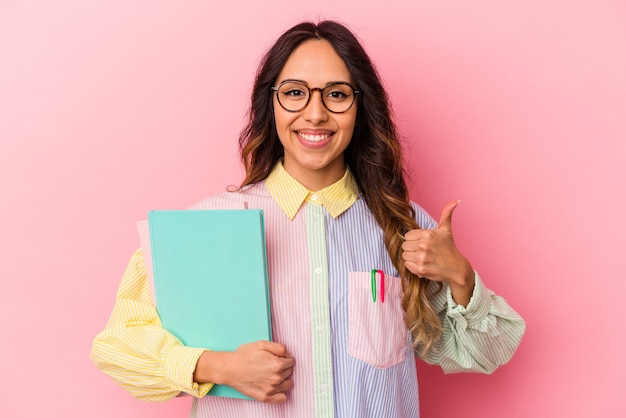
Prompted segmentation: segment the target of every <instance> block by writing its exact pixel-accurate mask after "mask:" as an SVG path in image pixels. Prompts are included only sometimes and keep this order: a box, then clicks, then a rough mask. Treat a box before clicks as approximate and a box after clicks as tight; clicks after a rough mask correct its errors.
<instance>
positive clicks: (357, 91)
mask: <svg viewBox="0 0 626 418" xmlns="http://www.w3.org/2000/svg"><path fill="white" fill-rule="evenodd" d="M287 83H295V84H299V85H302V86H304V87H306V89H307V90H308V91H309V95H308V97H307V99H306V103H305V104H304V106H302V107H301V108H300V109H298V110H291V109H287V108H286V107H285V105H283V104H282V103H281V101H280V96H279V95H278V90H280V88H281V87H282V86H283V85H284V84H287ZM336 85H344V86H348V87H350V88H351V89H352V92H353V93H354V96H352V103H350V106H348V108H347V109H346V110H342V111H341V112H337V111H334V110H331V109H329V108H328V106H327V105H326V101H325V100H324V90H326V89H328V88H331V87H333V86H336ZM270 90H272V91H273V92H274V93H276V99H278V104H279V105H280V107H282V108H283V109H285V110H286V111H287V112H291V113H297V112H301V111H302V110H304V109H305V108H306V107H307V106H308V105H309V102H310V101H311V96H313V92H314V91H319V92H320V97H321V98H322V104H323V105H324V107H325V108H326V110H328V111H329V112H331V113H345V112H347V111H348V110H350V109H351V108H352V106H354V102H356V96H357V95H358V94H359V93H361V91H360V90H357V89H355V88H354V86H353V85H352V84H350V83H348V82H347V81H337V82H335V83H331V84H328V85H327V86H325V87H313V88H311V87H309V86H308V85H307V84H306V83H303V82H301V81H297V80H285V81H283V82H282V83H280V84H279V85H278V86H272V87H270Z"/></svg>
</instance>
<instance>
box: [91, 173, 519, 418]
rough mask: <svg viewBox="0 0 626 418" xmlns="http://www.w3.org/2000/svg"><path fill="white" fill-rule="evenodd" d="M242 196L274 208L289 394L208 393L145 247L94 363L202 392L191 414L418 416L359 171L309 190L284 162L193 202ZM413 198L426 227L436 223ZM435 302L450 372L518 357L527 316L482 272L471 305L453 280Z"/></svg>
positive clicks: (398, 293)
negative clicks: (160, 307)
mask: <svg viewBox="0 0 626 418" xmlns="http://www.w3.org/2000/svg"><path fill="white" fill-rule="evenodd" d="M244 202H245V203H246V204H247V206H248V207H249V208H258V209H262V210H263V211H264V216H265V225H266V234H267V236H266V241H267V256H268V270H269V278H270V298H271V306H272V333H273V337H274V340H275V341H277V342H280V343H283V344H285V346H286V347H287V349H288V350H289V352H290V353H291V354H292V355H293V357H294V359H295V360H296V365H295V367H294V370H293V375H292V379H293V382H294V388H293V389H292V390H291V391H290V392H289V393H288V400H287V401H286V402H285V403H282V404H265V403H261V402H258V401H248V400H241V399H230V398H221V397H213V396H204V395H206V393H207V392H208V391H209V390H210V389H211V387H212V385H211V384H197V383H195V382H193V381H192V377H193V371H194V369H195V366H196V363H197V360H198V358H199V356H200V354H201V353H202V351H203V350H204V348H192V347H185V346H183V345H182V344H181V343H180V341H178V340H177V339H176V338H175V337H174V336H173V335H171V334H170V333H168V332H167V331H165V330H164V329H163V328H162V327H161V323H160V320H159V318H158V315H157V313H156V309H155V306H154V303H153V299H152V295H151V290H150V284H149V283H148V278H147V274H146V270H145V265H144V262H143V255H142V253H141V250H138V251H137V252H136V253H135V254H134V255H133V257H132V259H131V261H130V264H129V266H128V268H127V270H126V273H125V275H124V278H123V280H122V284H121V286H120V289H119V292H118V295H117V301H116V306H115V308H114V311H113V314H112V316H111V319H110V320H109V323H108V324H107V327H106V329H105V330H104V331H103V332H102V333H100V334H99V335H98V336H97V337H96V339H95V340H94V344H93V349H92V360H93V361H94V363H95V364H96V365H97V366H98V367H99V368H100V369H101V370H102V371H104V372H105V373H107V374H108V375H109V376H111V377H112V378H113V380H115V381H116V382H117V383H118V384H119V385H121V386H122V387H123V388H125V389H126V390H128V391H129V392H131V393H132V394H133V395H134V396H136V397H138V398H141V399H145V400H152V401H165V400H168V399H170V398H172V397H174V396H176V395H178V394H179V393H180V392H185V393H189V394H191V395H193V396H195V397H196V398H195V399H194V403H193V407H192V411H191V416H192V417H199V418H208V417H218V418H219V417H258V418H265V417H284V418H287V417H305V418H306V417H337V418H352V417H371V418H375V417H376V418H378V417H392V416H393V417H401V418H402V417H419V404H418V398H417V396H418V386H417V376H416V372H415V357H414V352H413V349H412V345H411V336H410V333H408V331H407V329H406V326H405V325H404V321H403V311H402V309H401V304H400V300H401V297H402V290H401V282H400V279H399V278H398V272H397V271H396V269H395V268H394V266H393V264H392V262H391V259H390V258H389V255H388V253H387V251H386V248H385V246H384V243H383V233H382V231H381V229H380V227H379V226H378V224H377V223H376V220H375V219H374V217H373V216H372V214H371V212H370V211H369V209H368V207H367V205H366V204H365V201H364V199H362V198H361V197H360V196H359V193H358V188H357V186H356V182H355V181H354V178H353V177H352V175H351V173H350V171H349V170H347V171H346V174H345V175H344V177H343V178H342V179H341V180H339V181H338V182H336V183H334V184H333V185H331V186H329V187H327V188H325V189H323V190H320V191H318V192H311V191H309V190H307V189H306V188H305V187H304V186H302V185H301V184H300V183H298V182H297V181H296V180H295V179H293V178H292V177H291V176H290V175H289V174H288V173H287V172H286V171H285V170H284V168H283V166H282V164H280V163H279V164H277V165H276V167H275V168H274V170H273V171H272V172H271V174H270V175H269V177H268V178H267V179H266V180H265V181H263V182H260V183H257V184H255V185H252V186H249V187H247V188H245V189H243V190H241V191H238V192H227V193H223V194H220V195H217V196H213V197H211V198H208V199H206V200H204V201H202V202H200V203H198V204H197V205H195V206H194V207H193V209H211V208H224V207H234V206H241V205H242V204H243V203H244ZM413 207H414V209H415V211H416V221H417V223H418V225H420V227H421V228H435V227H436V223H435V221H434V220H433V219H432V218H431V217H430V216H429V215H428V214H427V213H426V212H425V211H424V210H423V209H421V208H420V207H419V206H417V205H415V204H413ZM373 269H374V270H381V271H382V272H384V274H385V288H384V292H385V300H384V302H382V300H381V297H382V293H381V292H382V289H381V287H380V286H381V280H380V279H381V278H380V275H379V274H377V275H375V287H376V292H377V295H378V297H377V298H376V301H374V300H373V293H372V280H371V279H372V276H371V271H372V270H373ZM432 303H433V307H434V308H435V310H436V312H438V313H439V315H440V318H441V321H442V326H443V329H444V333H443V336H442V338H441V339H440V341H438V343H437V347H436V348H437V349H436V350H433V352H432V353H431V354H430V355H429V357H428V358H426V359H425V360H426V361H428V362H430V363H435V364H439V365H440V366H441V367H442V368H443V370H444V371H445V372H447V373H451V372H461V371H463V372H469V371H474V372H482V373H491V372H492V371H493V370H495V369H496V368H497V367H498V366H499V365H501V364H504V363H506V362H507V361H508V360H509V359H510V358H511V356H512V355H513V353H514V352H515V349H516V348H517V345H518V344H519V341H520V339H521V337H522V335H523V333H524V328H525V325H524V322H523V320H522V319H521V318H520V317H519V315H517V313H515V311H514V310H513V309H511V308H510V307H509V306H508V304H507V303H506V302H505V301H504V300H503V299H502V298H500V297H498V296H495V295H494V294H493V293H492V292H491V291H489V290H488V289H486V288H485V287H484V285H483V283H482V281H481V280H480V278H479V277H478V275H476V285H475V289H474V293H473V295H472V299H471V300H470V302H469V304H468V305H467V307H463V306H461V305H457V304H456V303H455V302H454V300H453V299H452V296H451V292H450V289H449V288H448V287H446V288H445V291H443V292H440V293H439V294H438V295H437V296H436V297H435V299H434V300H433V301H432ZM208 348H209V349H210V347H208Z"/></svg>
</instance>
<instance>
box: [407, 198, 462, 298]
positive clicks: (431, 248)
mask: <svg viewBox="0 0 626 418" xmlns="http://www.w3.org/2000/svg"><path fill="white" fill-rule="evenodd" d="M459 203H460V202H459V201H458V200H455V201H453V202H450V203H448V204H447V205H445V206H444V208H443V210H442V211H441V216H440V219H439V226H438V227H437V228H436V229H413V230H411V231H409V232H407V233H406V234H405V236H404V238H405V240H404V243H403V244H402V258H403V259H404V262H405V265H406V268H407V269H408V270H409V271H410V272H412V273H413V274H415V275H417V276H418V277H423V278H425V279H428V280H432V281H435V282H444V283H448V284H449V285H450V289H451V291H452V297H453V298H454V301H455V302H456V303H458V304H459V305H464V306H465V305H467V303H469V300H470V298H471V296H472V292H473V290H474V270H473V269H472V265H471V264H470V262H469V261H468V260H467V259H466V258H465V257H464V256H463V254H461V253H460V252H459V250H458V249H457V247H456V245H455V243H454V237H453V235H452V213H453V212H454V210H455V209H456V207H457V206H458V204H459Z"/></svg>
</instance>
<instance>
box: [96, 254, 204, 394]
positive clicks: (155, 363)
mask: <svg viewBox="0 0 626 418" xmlns="http://www.w3.org/2000/svg"><path fill="white" fill-rule="evenodd" d="M202 352H203V350H202V349H196V348H190V347H184V346H183V345H182V343H181V342H180V341H179V340H178V339H177V338H176V337H175V336H174V335H172V334H171V333H169V332H168V331H167V330H165V329H163V327H162V325H161V321H160V319H159V316H158V315H157V312H156V307H155V306H154V303H153V302H152V295H151V291H150V285H149V283H148V277H147V274H146V271H145V266H144V263H143V256H142V254H141V251H137V252H135V254H133V257H132V258H131V261H130V262H129V265H128V267H127V269H126V272H125V273H124V277H123V279H122V282H121V284H120V288H119V291H118V294H117V300H116V303H115V307H114V309H113V312H112V314H111V317H110V319H109V322H108V324H107V326H106V328H105V329H104V331H102V332H101V333H99V334H98V335H97V336H96V337H95V339H94V342H93V346H92V351H91V359H92V361H93V362H94V364H95V365H96V366H97V367H98V368H99V369H100V370H102V371H103V372H104V373H105V374H107V375H108V376H110V377H111V378H112V379H113V380H114V381H115V382H116V383H117V384H119V385H120V386H121V387H123V388H124V389H126V390H127V391H129V392H130V393H131V394H132V395H133V396H135V397H138V398H141V399H144V400H150V401H165V400H168V399H170V398H172V397H174V396H176V395H177V394H178V393H180V392H181V391H185V392H188V393H190V394H192V395H194V396H203V395H204V394H206V392H207V391H208V390H209V389H210V387H211V385H203V386H198V385H197V384H195V383H194V382H193V379H192V374H193V370H194V368H195V365H196V363H197V361H198V358H199V357H200V355H201V354H202Z"/></svg>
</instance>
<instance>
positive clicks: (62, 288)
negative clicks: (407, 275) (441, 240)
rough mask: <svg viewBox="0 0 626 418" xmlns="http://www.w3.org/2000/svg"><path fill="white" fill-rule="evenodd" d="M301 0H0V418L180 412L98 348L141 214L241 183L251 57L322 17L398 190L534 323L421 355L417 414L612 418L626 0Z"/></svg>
mask: <svg viewBox="0 0 626 418" xmlns="http://www.w3.org/2000/svg"><path fill="white" fill-rule="evenodd" d="M209 3H212V4H209ZM218 3H219V4H218ZM315 3H316V4H315V5H312V6H298V5H296V4H297V2H293V1H291V0H290V1H282V0H268V1H262V2H240V1H237V0H231V1H224V2H201V1H181V2H170V1H145V0H144V1H121V0H108V1H106V2H105V1H101V2H96V1H88V0H80V1H79V0H74V1H72V0H59V1H54V2H46V1H40V2H36V1H33V0H20V1H10V0H9V1H7V0H0V186H1V189H0V199H1V200H0V213H1V215H2V216H0V254H1V255H0V281H1V284H2V290H1V292H0V321H1V329H2V344H1V346H0V354H1V358H2V361H0V376H2V378H1V379H0V397H1V401H0V416H2V417H11V418H14V417H35V416H50V417H52V416H53V417H83V416H89V417H107V418H109V417H157V418H158V417H174V416H178V417H183V416H186V415H187V411H188V403H189V400H188V399H177V400H174V401H172V402H169V403H166V404H149V403H144V402H140V401H137V400H135V399H133V398H132V397H131V396H130V395H128V394H127V393H125V392H124V391H122V390H121V389H119V388H118V387H117V386H115V385H114V384H113V383H112V382H111V381H110V380H109V379H108V377H106V376H105V375H104V374H102V373H100V372H99V371H97V370H96V369H95V367H94V366H93V365H92V364H91V362H90V360H89V358H88V354H89V350H90V346H91V340H92V338H93V337H94V336H95V334H96V333H97V332H98V331H100V330H101V329H102V328H103V327H104V325H105V323H106V320H107V318H108V315H109V313H110V310H111V308H112V305H113V301H114V297H115V292H116V288H117V285H118V283H119V280H120V278H121V275H122V272H123V270H124V267H125V265H126V263H127V261H128V258H129V256H130V254H131V252H132V250H133V249H134V248H135V247H136V246H137V245H138V239H137V234H136V230H135V221H136V220H138V219H140V218H142V217H144V216H145V214H146V212H147V211H148V210H149V209H154V208H159V209H165V208H185V207H187V206H188V205H190V204H192V203H194V202H195V201H197V200H199V199H201V198H203V197H205V196H206V195H208V194H210V193H213V192H218V191H222V190H224V188H225V187H226V186H227V185H228V184H236V183H238V182H239V180H240V179H241V169H240V167H239V163H238V160H237V154H236V152H237V150H236V142H237V135H238V133H239V130H240V128H241V127H242V121H243V117H244V112H245V110H246V106H247V99H248V95H249V93H250V88H251V85H252V80H253V72H254V70H255V68H256V66H257V63H258V60H259V57H260V55H261V53H262V52H263V51H264V50H265V48H266V47H268V46H269V45H270V44H271V43H272V42H273V40H274V39H275V38H276V36H277V35H278V34H280V33H281V32H282V31H284V30H285V29H287V28H288V27H289V26H291V25H292V24H294V23H295V22H297V21H299V20H302V19H316V18H335V19H339V20H341V21H344V22H346V23H348V24H349V25H350V26H351V27H352V28H353V29H354V31H355V32H356V33H357V34H358V36H359V37H360V38H361V39H362V40H363V42H364V45H365V46H366V48H367V50H368V51H369V52H370V53H371V56H372V57H373V58H374V59H375V61H376V63H377V65H378V67H379V69H380V71H381V74H382V76H383V78H384V81H385V84H386V86H387V87H388V89H389V92H390V94H391V97H392V99H393V105H394V108H395V111H396V114H397V119H398V121H399V124H400V126H401V130H402V133H403V135H404V136H405V138H406V142H407V148H408V158H409V160H410V163H411V164H410V167H411V172H412V178H413V186H412V188H411V193H412V197H413V198H414V199H415V200H417V201H419V202H420V203H421V204H422V205H423V206H424V207H425V208H426V209H428V210H429V211H430V212H431V213H432V214H433V215H434V216H435V217H438V216H439V211H440V209H441V207H442V206H443V205H444V204H445V203H446V202H447V201H449V200H451V199H457V198H458V199H462V204H461V206H460V207H459V208H458V210H457V212H456V215H455V219H454V229H455V234H456V239H457V243H458V245H459V246H460V247H461V249H462V250H463V251H464V252H465V253H466V255H467V256H469V258H470V259H471V260H472V262H473V264H474V266H475V268H476V269H477V270H478V271H479V272H480V273H481V275H482V276H483V277H484V279H485V281H486V282H487V284H488V285H489V287H491V288H492V289H494V290H495V291H496V292H498V293H499V294H501V295H503V296H504V297H506V298H507V300H508V301H509V302H510V303H511V304H512V305H513V306H514V307H515V308H516V309H517V310H518V311H519V312H520V313H521V314H522V315H523V316H524V318H525V319H526V321H527V324H528V330H527V333H526V336H525V338H524V340H523V342H522V344H521V346H520V348H519V350H518V352H517V354H516V356H515V357H514V359H513V360H512V362H511V363H509V364H508V365H506V366H504V367H503V368H501V369H500V370H498V371H497V372H496V373H495V374H493V375H491V376H482V375H452V376H444V375H443V374H442V372H441V371H440V370H439V369H438V368H435V367H429V366H427V365H424V364H420V365H419V367H418V372H419V375H420V384H421V389H420V391H421V393H420V396H421V405H422V412H423V414H422V416H423V417H425V418H435V417H441V418H443V417H452V416H464V417H467V418H471V417H493V418H496V417H565V416H567V417H570V418H578V417H580V418H583V417H585V418H586V417H591V416H603V417H618V416H621V417H623V416H626V400H625V399H624V395H623V394H624V385H623V384H622V381H621V380H622V379H623V378H624V376H625V375H626V373H625V372H626V366H625V365H624V361H623V354H622V353H623V352H624V351H625V348H626V347H625V346H626V344H625V340H626V335H625V332H624V331H625V327H624V321H623V307H622V305H623V298H624V295H625V294H626V285H625V284H624V283H625V280H624V279H625V275H624V268H623V260H624V254H623V253H624V250H625V249H626V240H625V238H624V237H625V235H626V221H625V218H626V217H625V216H624V215H623V213H624V209H623V207H624V203H626V199H625V193H624V189H625V187H624V183H626V76H625V75H626V3H625V2H624V1H622V0H614V1H608V0H605V1H602V0H594V1H592V0H586V1H582V0H515V1H495V0H476V1H471V2H470V1H461V0H457V1H452V0H443V1H422V0H411V1H408V0H406V1H399V0H391V1H385V2H378V4H377V5H367V4H366V3H365V2H361V1H357V0H350V1H345V2H343V4H341V5H338V4H337V3H338V2H336V1H326V0H324V1H318V2H315Z"/></svg>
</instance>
